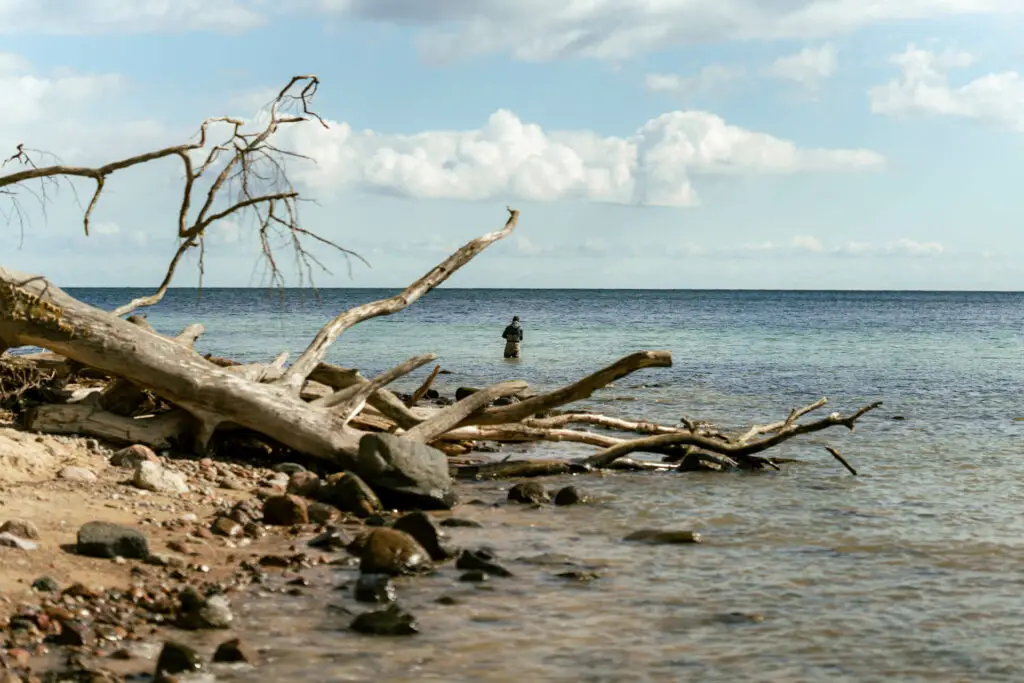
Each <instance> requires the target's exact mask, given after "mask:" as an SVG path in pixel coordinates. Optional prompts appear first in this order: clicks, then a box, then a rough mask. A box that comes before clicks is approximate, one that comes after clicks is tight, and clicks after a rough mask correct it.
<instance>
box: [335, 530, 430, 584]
mask: <svg viewBox="0 0 1024 683" xmlns="http://www.w3.org/2000/svg"><path fill="white" fill-rule="evenodd" d="M353 551H354V552H353ZM349 552H351V553H352V554H353V555H358V556H359V570H360V571H361V572H363V573H364V574H388V575H389V576H398V575H400V574H413V573H417V572H421V571H424V570H427V569H429V568H430V555H429V554H428V553H427V551H426V550H424V549H423V546H421V545H420V544H419V543H417V542H416V539H414V538H413V537H412V536H410V535H408V534H406V533H403V532H401V531H395V530H394V529H384V528H380V529H374V530H373V531H369V532H367V533H365V534H363V535H362V536H360V537H359V538H357V539H356V540H355V541H353V542H352V544H351V545H350V546H349Z"/></svg>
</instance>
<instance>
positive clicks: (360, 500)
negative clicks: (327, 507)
mask: <svg viewBox="0 0 1024 683" xmlns="http://www.w3.org/2000/svg"><path fill="white" fill-rule="evenodd" d="M320 498H321V500H322V501H323V502H325V503H329V504H331V505H333V506H334V507H336V508H338V509H339V510H342V511H344V512H351V513H352V514H354V515H356V516H358V517H369V516H371V515H373V514H375V513H378V512H380V511H381V510H383V509H384V508H383V506H382V505H381V503H380V499H379V498H377V494H376V493H374V492H373V489H371V488H370V487H369V486H367V485H366V482H364V481H363V480H362V479H361V478H360V477H359V476H358V475H356V474H353V473H352V472H338V473H336V474H332V475H331V476H329V477H327V486H326V487H324V489H323V491H322V493H321V496H320Z"/></svg>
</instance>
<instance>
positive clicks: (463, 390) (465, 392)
mask: <svg viewBox="0 0 1024 683" xmlns="http://www.w3.org/2000/svg"><path fill="white" fill-rule="evenodd" d="M478 391H480V390H479V389H474V388H473V387H459V388H458V389H456V390H455V400H456V401H461V400H462V399H464V398H466V397H467V396H472V395H473V394H475V393H476V392H478Z"/></svg>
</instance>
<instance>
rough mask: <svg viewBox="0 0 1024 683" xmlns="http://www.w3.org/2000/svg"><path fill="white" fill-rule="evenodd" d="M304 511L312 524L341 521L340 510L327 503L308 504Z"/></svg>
mask: <svg viewBox="0 0 1024 683" xmlns="http://www.w3.org/2000/svg"><path fill="white" fill-rule="evenodd" d="M306 511H307V512H308V513H309V521H310V522H312V523H313V524H331V523H333V522H337V521H338V520H339V519H341V510H339V509H338V508H336V507H334V506H333V505H328V504H327V503H310V504H309V505H308V506H307V507H306Z"/></svg>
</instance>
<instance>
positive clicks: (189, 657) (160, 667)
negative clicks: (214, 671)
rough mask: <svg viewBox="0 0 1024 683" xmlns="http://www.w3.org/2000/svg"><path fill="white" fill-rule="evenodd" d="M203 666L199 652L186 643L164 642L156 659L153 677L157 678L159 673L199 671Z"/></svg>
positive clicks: (172, 673) (174, 673)
mask: <svg viewBox="0 0 1024 683" xmlns="http://www.w3.org/2000/svg"><path fill="white" fill-rule="evenodd" d="M202 668H203V659H202V657H200V656H199V653H198V652H196V651H195V650H193V649H192V648H190V647H189V646H188V645H182V644H181V643H175V642H167V643H164V647H163V649H162V650H161V651H160V657H159V659H157V661H156V673H155V674H154V677H155V678H157V679H159V678H160V675H161V674H169V675H171V676H174V675H176V674H183V673H187V672H190V671H199V670H200V669H202Z"/></svg>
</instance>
